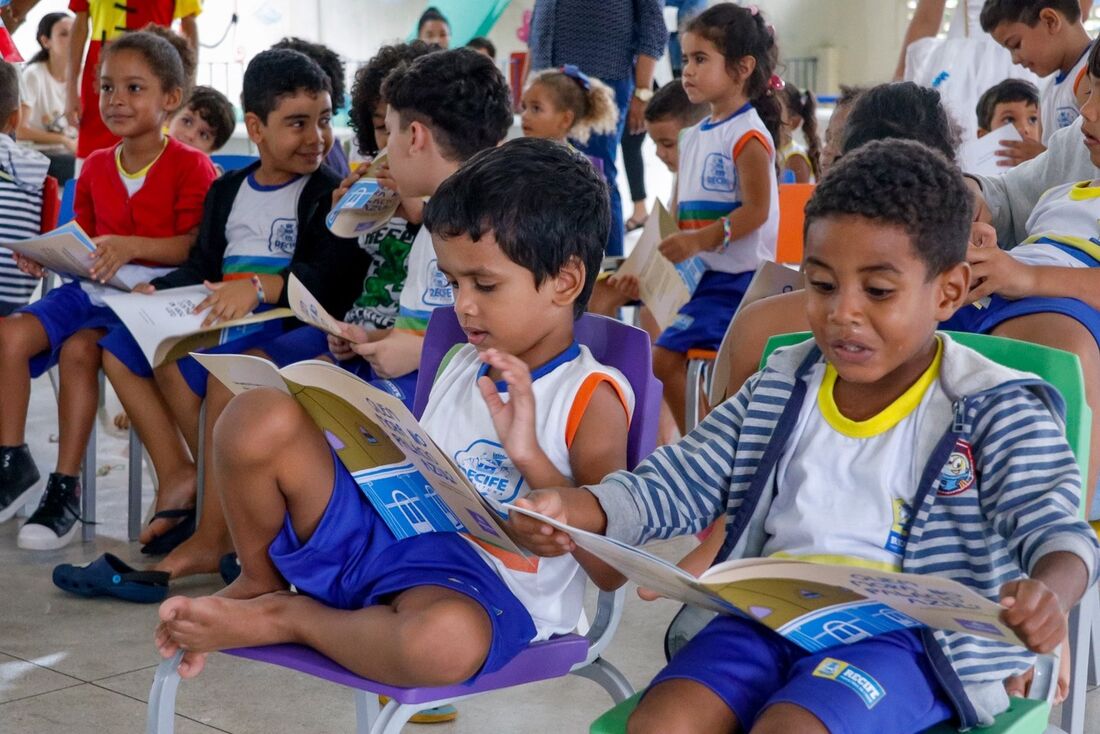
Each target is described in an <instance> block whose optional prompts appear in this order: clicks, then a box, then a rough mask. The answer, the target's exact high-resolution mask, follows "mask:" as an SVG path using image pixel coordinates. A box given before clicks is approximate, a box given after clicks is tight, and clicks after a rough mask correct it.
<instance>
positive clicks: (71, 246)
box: [0, 221, 149, 291]
mask: <svg viewBox="0 0 1100 734" xmlns="http://www.w3.org/2000/svg"><path fill="white" fill-rule="evenodd" d="M0 247H6V248H7V249H9V250H11V251H12V252H18V253H19V254H20V255H23V256H24V257H27V258H30V259H31V260H34V261H35V262H36V263H38V264H39V265H41V266H42V267H44V268H46V269H47V270H52V271H53V272H55V273H57V274H58V275H64V276H68V277H70V278H80V279H82V280H89V281H91V280H92V273H91V270H92V265H93V263H94V262H95V261H94V260H92V253H93V252H95V243H94V242H92V238H91V237H89V236H88V234H87V232H85V231H84V230H83V229H82V228H81V226H80V225H79V224H77V223H76V221H72V222H69V223H68V224H65V225H62V226H60V227H58V228H57V229H55V230H51V231H50V232H47V233H46V234H44V235H41V236H39V237H31V238H30V239H29V240H17V241H15V242H0ZM148 279H149V271H148V269H147V268H142V267H138V266H135V265H123V266H122V267H121V268H119V269H118V272H117V273H115V275H114V277H112V278H111V279H110V280H108V281H107V283H106V285H109V286H111V287H112V288H117V289H118V290H120V291H130V290H132V289H133V287H134V286H135V285H138V284H139V283H142V282H144V281H146V280H148ZM94 282H96V283H98V282H99V281H94Z"/></svg>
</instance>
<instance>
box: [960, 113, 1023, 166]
mask: <svg viewBox="0 0 1100 734" xmlns="http://www.w3.org/2000/svg"><path fill="white" fill-rule="evenodd" d="M1022 140H1023V137H1021V136H1020V131H1019V130H1017V129H1016V128H1015V127H1014V126H1012V125H1004V126H1002V127H999V128H997V129H996V130H993V131H992V132H989V133H986V134H985V135H983V136H982V137H980V138H975V139H974V140H968V141H966V142H965V143H963V144H962V145H960V146H959V152H958V155H957V156H956V157H957V158H958V161H959V168H961V169H962V170H963V171H965V172H966V173H976V174H978V175H979V176H1000V175H1001V174H1002V173H1004V172H1005V171H1007V170H1008V168H1006V167H1005V166H1002V165H1001V161H1003V160H1005V158H1002V157H1001V156H999V155H997V151H998V150H1001V149H1002V148H1004V146H1003V145H1002V144H1001V143H1003V142H1005V141H1012V142H1017V143H1018V142H1021V141H1022Z"/></svg>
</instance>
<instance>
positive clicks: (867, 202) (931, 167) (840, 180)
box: [804, 138, 973, 278]
mask: <svg viewBox="0 0 1100 734" xmlns="http://www.w3.org/2000/svg"><path fill="white" fill-rule="evenodd" d="M972 209H973V197H972V196H971V195H970V191H969V189H967V187H966V183H965V182H964V181H963V175H962V172H961V171H960V170H959V168H958V166H956V165H955V164H954V163H952V162H951V161H949V160H948V159H947V158H945V157H944V156H943V155H942V154H940V153H939V152H937V151H935V150H933V149H932V148H929V147H928V146H927V145H923V144H921V143H918V142H916V141H913V140H899V139H896V138H895V139H888V140H879V141H875V142H871V143H867V144H866V145H864V146H861V147H860V148H859V149H858V150H855V151H853V152H852V153H849V154H847V155H845V156H844V157H843V158H841V159H840V160H838V161H837V162H836V164H835V165H834V166H833V168H832V169H830V170H829V173H828V174H827V175H826V176H825V177H824V178H822V180H821V182H820V183H819V184H818V185H817V188H815V189H814V193H813V196H812V197H811V198H810V201H809V202H808V203H807V204H806V223H805V229H804V233H806V234H808V233H809V230H810V226H811V225H812V224H813V223H814V222H815V221H817V220H819V219H824V218H826V217H835V216H844V215H853V216H857V217H863V218H864V219H869V220H871V221H874V222H880V223H882V224H886V225H894V226H897V227H901V228H902V229H903V230H905V232H906V233H907V234H908V235H909V237H910V239H911V241H912V243H913V249H914V250H915V251H916V254H917V256H918V257H919V258H920V259H921V260H922V261H924V263H925V265H926V266H927V267H928V277H929V278H931V277H933V276H936V275H939V274H940V273H942V272H944V271H946V270H947V269H949V268H951V267H953V266H955V265H958V264H959V263H961V262H963V260H965V259H966V247H967V241H968V239H969V234H970V223H971V220H972V216H971V210H972Z"/></svg>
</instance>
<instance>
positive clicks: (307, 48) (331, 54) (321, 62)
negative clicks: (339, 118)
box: [271, 37, 345, 110]
mask: <svg viewBox="0 0 1100 734" xmlns="http://www.w3.org/2000/svg"><path fill="white" fill-rule="evenodd" d="M271 48H289V49H290V50H291V51H301V52H302V53H304V54H305V55H306V56H308V57H309V58H311V59H313V60H314V61H316V62H317V65H318V66H320V67H321V69H323V70H324V72H325V74H326V75H328V81H329V84H331V85H332V89H331V90H329V92H330V93H331V94H332V109H333V110H338V109H341V108H342V107H343V106H344V89H345V85H344V62H343V61H341V60H340V55H339V54H338V53H336V52H335V51H333V50H332V49H331V48H329V47H328V46H326V45H325V44H323V43H313V42H312V41H307V40H305V39H304V38H296V37H287V38H284V39H282V40H281V41H279V42H278V43H276V44H274V45H273V46H272V47H271Z"/></svg>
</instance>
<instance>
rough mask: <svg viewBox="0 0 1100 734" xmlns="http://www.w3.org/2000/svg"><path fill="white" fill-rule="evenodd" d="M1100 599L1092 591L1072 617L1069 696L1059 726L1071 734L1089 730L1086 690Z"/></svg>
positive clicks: (1070, 618)
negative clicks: (1086, 711) (1092, 633)
mask: <svg viewBox="0 0 1100 734" xmlns="http://www.w3.org/2000/svg"><path fill="white" fill-rule="evenodd" d="M1097 602H1098V597H1097V593H1096V591H1095V590H1090V591H1089V593H1087V594H1085V595H1084V597H1082V598H1081V602H1080V603H1079V604H1078V605H1077V606H1075V607H1074V608H1073V609H1072V610H1071V611H1070V613H1069V654H1070V656H1071V658H1070V660H1071V665H1070V678H1069V695H1068V696H1067V697H1066V700H1065V701H1063V702H1062V718H1061V720H1060V722H1059V724H1060V725H1061V727H1062V729H1064V730H1065V731H1066V732H1068V734H1082V733H1083V732H1084V730H1085V688H1086V685H1085V684H1086V682H1087V676H1088V668H1089V637H1090V635H1091V630H1092V625H1093V620H1094V619H1095V618H1096V614H1097V607H1098V604H1097Z"/></svg>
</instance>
